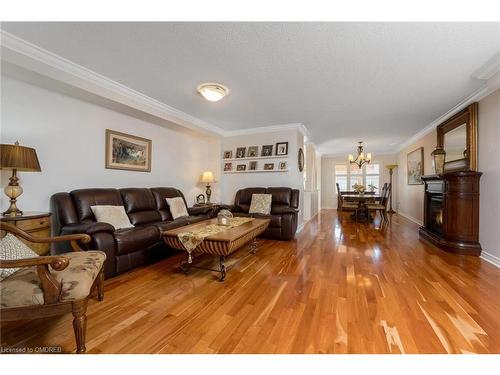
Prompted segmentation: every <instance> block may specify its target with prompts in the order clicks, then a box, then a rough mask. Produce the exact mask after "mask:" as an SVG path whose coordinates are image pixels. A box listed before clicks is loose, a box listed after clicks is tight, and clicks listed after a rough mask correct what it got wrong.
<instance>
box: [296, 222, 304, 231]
mask: <svg viewBox="0 0 500 375" xmlns="http://www.w3.org/2000/svg"><path fill="white" fill-rule="evenodd" d="M305 225H306V223H302V224H300V225H299V226H298V227H297V231H296V232H295V233H300V231H301V230H302V229H304V227H305Z"/></svg>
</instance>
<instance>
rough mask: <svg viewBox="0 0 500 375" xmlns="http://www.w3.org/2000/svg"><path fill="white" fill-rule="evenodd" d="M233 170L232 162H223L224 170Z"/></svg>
mask: <svg viewBox="0 0 500 375" xmlns="http://www.w3.org/2000/svg"><path fill="white" fill-rule="evenodd" d="M232 170H233V163H224V172H230V171H232Z"/></svg>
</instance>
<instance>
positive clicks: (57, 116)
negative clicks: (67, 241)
mask: <svg viewBox="0 0 500 375" xmlns="http://www.w3.org/2000/svg"><path fill="white" fill-rule="evenodd" d="M1 79H2V82H1V88H2V96H1V105H2V110H1V113H2V115H1V142H2V143H13V142H15V141H16V140H19V142H20V143H21V144H22V145H26V146H30V147H33V148H35V149H36V151H37V154H38V158H39V161H40V165H41V168H42V172H40V173H35V172H30V173H29V172H19V173H18V175H19V177H20V183H21V185H22V187H23V189H24V194H23V195H22V196H21V197H20V198H19V200H18V206H19V207H20V208H21V209H24V210H26V211H33V210H43V211H47V210H48V209H49V198H50V196H51V195H52V194H54V193H56V192H59V191H70V190H72V189H78V188H89V187H152V186H173V187H176V188H179V189H181V190H182V191H183V192H184V194H185V195H186V199H187V201H188V203H190V204H192V203H193V202H194V198H195V196H196V195H197V194H199V193H200V192H202V191H204V187H203V185H202V184H200V183H199V177H200V174H201V173H202V171H203V170H205V169H212V170H213V171H214V172H215V173H216V175H217V172H218V171H219V162H218V160H219V157H220V156H219V155H220V142H219V141H218V140H215V139H213V138H207V137H201V136H199V137H198V136H196V135H193V134H188V133H183V132H180V131H177V130H172V129H169V128H166V127H163V126H159V125H156V124H153V123H150V122H147V121H143V120H140V119H138V118H136V117H131V116H129V115H126V114H123V113H120V112H116V111H113V110H111V109H108V108H104V107H101V106H99V105H96V104H91V103H89V102H86V101H83V100H80V99H77V98H74V97H71V96H67V95H64V94H61V93H59V92H55V91H51V90H49V89H45V88H42V87H38V86H34V85H31V84H28V83H25V82H21V81H18V80H16V79H14V78H11V77H6V76H2V77H1ZM107 128H109V129H113V130H117V131H120V132H124V133H129V134H133V135H137V136H140V137H144V138H148V139H151V140H152V141H153V146H152V169H151V172H150V173H148V172H133V171H121V170H112V169H105V168H104V149H105V129H107ZM9 176H10V171H2V173H1V177H2V181H1V183H2V187H3V186H4V185H6V184H7V183H8V177H9ZM214 198H215V199H217V200H220V191H219V189H218V187H217V185H216V186H214ZM1 207H2V209H5V208H6V207H7V199H6V197H5V196H4V195H3V194H2V198H1Z"/></svg>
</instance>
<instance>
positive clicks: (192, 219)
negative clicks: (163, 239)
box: [147, 215, 208, 233]
mask: <svg viewBox="0 0 500 375" xmlns="http://www.w3.org/2000/svg"><path fill="white" fill-rule="evenodd" d="M207 219H208V217H207V216H205V215H200V216H185V217H180V218H178V219H175V220H170V221H158V222H155V223H148V224H147V225H153V226H155V227H156V228H158V230H159V231H160V233H161V232H163V231H166V230H170V229H176V228H180V227H183V226H185V225H188V224H194V223H198V222H200V221H203V220H207Z"/></svg>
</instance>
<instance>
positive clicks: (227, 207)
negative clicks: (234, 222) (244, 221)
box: [219, 204, 240, 212]
mask: <svg viewBox="0 0 500 375" xmlns="http://www.w3.org/2000/svg"><path fill="white" fill-rule="evenodd" d="M219 208H220V209H221V210H229V211H231V212H240V210H239V208H238V207H237V206H235V205H232V204H221V205H220V206H219Z"/></svg>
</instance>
